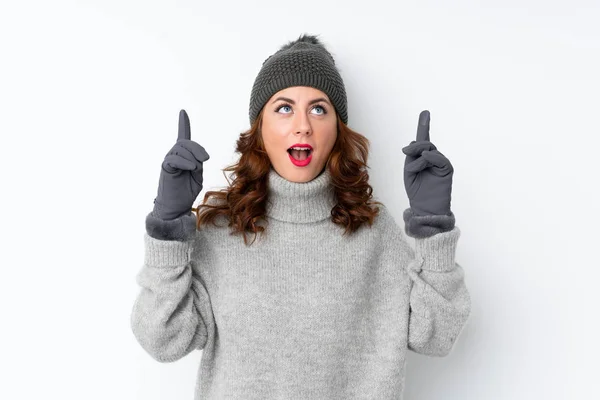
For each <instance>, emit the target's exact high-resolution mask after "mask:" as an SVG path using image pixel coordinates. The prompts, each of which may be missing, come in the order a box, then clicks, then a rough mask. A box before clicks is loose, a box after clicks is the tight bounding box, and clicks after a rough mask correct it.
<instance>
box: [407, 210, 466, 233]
mask: <svg viewBox="0 0 600 400" xmlns="http://www.w3.org/2000/svg"><path fill="white" fill-rule="evenodd" d="M402 216H403V218H404V232H406V234H407V235H408V236H410V237H413V238H426V237H430V236H433V235H435V234H437V233H441V232H448V231H451V230H452V229H454V224H455V222H456V219H455V217H454V213H453V212H452V211H450V214H448V215H416V214H415V213H414V212H413V210H412V208H410V207H409V208H407V209H406V210H404V214H403V215H402Z"/></svg>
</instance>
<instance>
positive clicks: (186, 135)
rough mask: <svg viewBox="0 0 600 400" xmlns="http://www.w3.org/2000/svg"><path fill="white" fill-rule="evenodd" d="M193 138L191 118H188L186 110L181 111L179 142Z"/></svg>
mask: <svg viewBox="0 0 600 400" xmlns="http://www.w3.org/2000/svg"><path fill="white" fill-rule="evenodd" d="M191 137H192V134H191V131H190V118H189V117H188V115H187V113H186V112H185V110H181V111H179V131H178V132H177V140H180V139H187V140H190V139H191Z"/></svg>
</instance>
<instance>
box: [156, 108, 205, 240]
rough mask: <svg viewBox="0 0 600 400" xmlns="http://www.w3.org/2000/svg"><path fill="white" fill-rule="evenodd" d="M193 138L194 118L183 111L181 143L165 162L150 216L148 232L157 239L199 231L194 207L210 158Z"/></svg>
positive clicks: (172, 150)
mask: <svg viewBox="0 0 600 400" xmlns="http://www.w3.org/2000/svg"><path fill="white" fill-rule="evenodd" d="M190 138H191V131H190V120H189V117H188V115H187V113H186V112H185V110H181V111H180V112H179V131H178V134H177V142H176V143H175V145H174V146H173V147H172V148H171V149H170V150H169V152H168V153H167V155H166V156H165V159H164V161H163V163H162V166H161V171H160V179H159V183H158V194H157V196H156V198H155V199H154V209H153V210H152V212H151V213H150V214H148V216H147V217H146V231H147V232H148V234H149V235H150V236H152V237H154V238H157V239H163V240H186V239H188V238H190V237H191V236H192V234H193V233H195V229H196V225H195V216H194V215H193V214H192V212H191V209H192V206H193V204H194V201H196V198H197V197H198V194H200V192H201V191H202V182H203V178H202V172H203V163H204V162H205V161H207V160H208V159H209V158H210V157H209V155H208V153H207V152H206V150H205V149H204V147H202V146H200V145H199V144H198V143H196V142H194V141H192V140H190Z"/></svg>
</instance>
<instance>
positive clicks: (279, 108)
mask: <svg viewBox="0 0 600 400" xmlns="http://www.w3.org/2000/svg"><path fill="white" fill-rule="evenodd" d="M282 108H290V109H291V107H290V106H281V107H278V108H277V112H279V111H280V110H281V109H282Z"/></svg>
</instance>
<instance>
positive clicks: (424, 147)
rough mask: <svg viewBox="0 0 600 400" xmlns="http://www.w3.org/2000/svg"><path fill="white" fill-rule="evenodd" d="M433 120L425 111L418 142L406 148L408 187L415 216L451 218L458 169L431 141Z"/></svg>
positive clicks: (406, 181)
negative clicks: (453, 185) (454, 182)
mask: <svg viewBox="0 0 600 400" xmlns="http://www.w3.org/2000/svg"><path fill="white" fill-rule="evenodd" d="M429 121H430V115H429V111H427V110H424V111H422V112H421V114H420V115H419V125H418V128H417V140H416V141H415V140H413V141H412V142H410V144H409V145H408V146H406V147H404V148H402V152H403V153H404V154H406V160H405V162H404V187H405V188H406V193H407V195H408V200H409V203H410V207H411V209H412V211H413V213H414V214H415V215H417V216H422V215H449V214H450V212H451V211H450V202H451V196H452V175H453V173H454V168H453V167H452V164H451V163H450V160H448V158H446V156H444V155H443V154H442V153H440V152H439V151H438V150H437V148H436V147H435V145H434V144H433V143H431V142H430V141H429Z"/></svg>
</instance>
